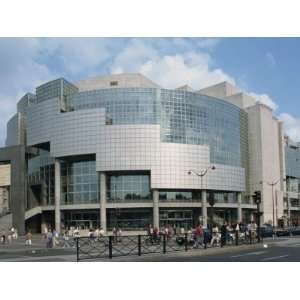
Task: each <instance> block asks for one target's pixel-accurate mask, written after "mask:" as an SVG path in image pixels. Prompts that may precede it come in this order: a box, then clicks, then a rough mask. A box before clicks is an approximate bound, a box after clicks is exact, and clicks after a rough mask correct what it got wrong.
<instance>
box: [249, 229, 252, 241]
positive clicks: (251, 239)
mask: <svg viewBox="0 0 300 300" xmlns="http://www.w3.org/2000/svg"><path fill="white" fill-rule="evenodd" d="M249 237H250V244H252V231H250V236H249Z"/></svg>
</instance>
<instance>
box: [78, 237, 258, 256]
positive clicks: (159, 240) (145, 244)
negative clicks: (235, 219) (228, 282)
mask: <svg viewBox="0 0 300 300" xmlns="http://www.w3.org/2000/svg"><path fill="white" fill-rule="evenodd" d="M260 241H262V239H260ZM257 242H258V238H257V234H256V233H255V232H254V233H251V234H249V235H244V234H243V233H241V232H231V233H228V234H227V235H226V238H224V239H222V236H221V234H219V233H218V234H215V235H214V234H213V235H212V236H211V235H207V234H206V235H205V236H204V237H203V239H202V238H200V239H198V240H197V239H196V238H195V237H194V235H193V234H189V233H185V234H182V235H173V236H169V235H166V234H160V235H157V236H152V235H132V236H117V237H115V236H104V237H100V238H90V237H78V238H76V250H77V251H76V252H77V261H82V260H91V259H101V258H110V259H112V258H113V257H119V256H129V255H137V256H141V255H144V254H150V253H161V254H165V253H170V252H175V251H190V250H191V249H195V248H199V249H207V248H211V247H224V246H226V247H227V246H238V245H241V244H253V243H257Z"/></svg>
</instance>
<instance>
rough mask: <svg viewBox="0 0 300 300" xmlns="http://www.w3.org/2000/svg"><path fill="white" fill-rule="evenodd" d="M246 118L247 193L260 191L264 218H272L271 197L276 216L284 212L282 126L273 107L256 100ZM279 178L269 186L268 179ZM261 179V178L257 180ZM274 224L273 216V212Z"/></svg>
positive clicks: (266, 219)
mask: <svg viewBox="0 0 300 300" xmlns="http://www.w3.org/2000/svg"><path fill="white" fill-rule="evenodd" d="M247 112H248V117H249V118H248V121H249V124H248V126H249V183H250V193H251V194H253V193H254V191H256V190H261V192H262V200H263V202H262V205H261V209H262V210H263V212H264V220H263V221H264V222H269V221H272V220H273V200H274V210H275V211H276V204H275V202H276V198H277V204H278V206H277V208H278V209H277V217H278V218H281V217H282V215H283V192H282V191H283V190H284V184H283V178H284V171H283V167H284V162H283V158H282V155H283V150H282V142H283V137H282V130H281V127H280V124H279V121H278V120H277V119H275V118H274V117H273V112H272V110H271V109H270V108H269V107H267V106H265V105H263V104H256V105H255V106H253V107H250V108H248V109H247ZM278 180H279V182H278V183H277V184H276V185H274V188H273V197H272V186H270V185H269V184H268V183H267V182H269V183H274V182H276V181H278ZM260 181H263V183H262V184H260ZM275 225H276V216H275Z"/></svg>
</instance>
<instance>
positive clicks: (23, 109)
mask: <svg viewBox="0 0 300 300" xmlns="http://www.w3.org/2000/svg"><path fill="white" fill-rule="evenodd" d="M35 102H36V96H35V95H34V94H31V93H27V94H26V95H24V96H23V97H22V98H21V99H20V100H19V102H18V104H17V111H18V112H19V113H22V114H26V113H27V107H28V106H30V105H31V104H33V103H35Z"/></svg>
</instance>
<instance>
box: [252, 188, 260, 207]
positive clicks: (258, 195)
mask: <svg viewBox="0 0 300 300" xmlns="http://www.w3.org/2000/svg"><path fill="white" fill-rule="evenodd" d="M253 200H254V202H255V203H256V204H260V203H261V191H255V192H254V195H253Z"/></svg>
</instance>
